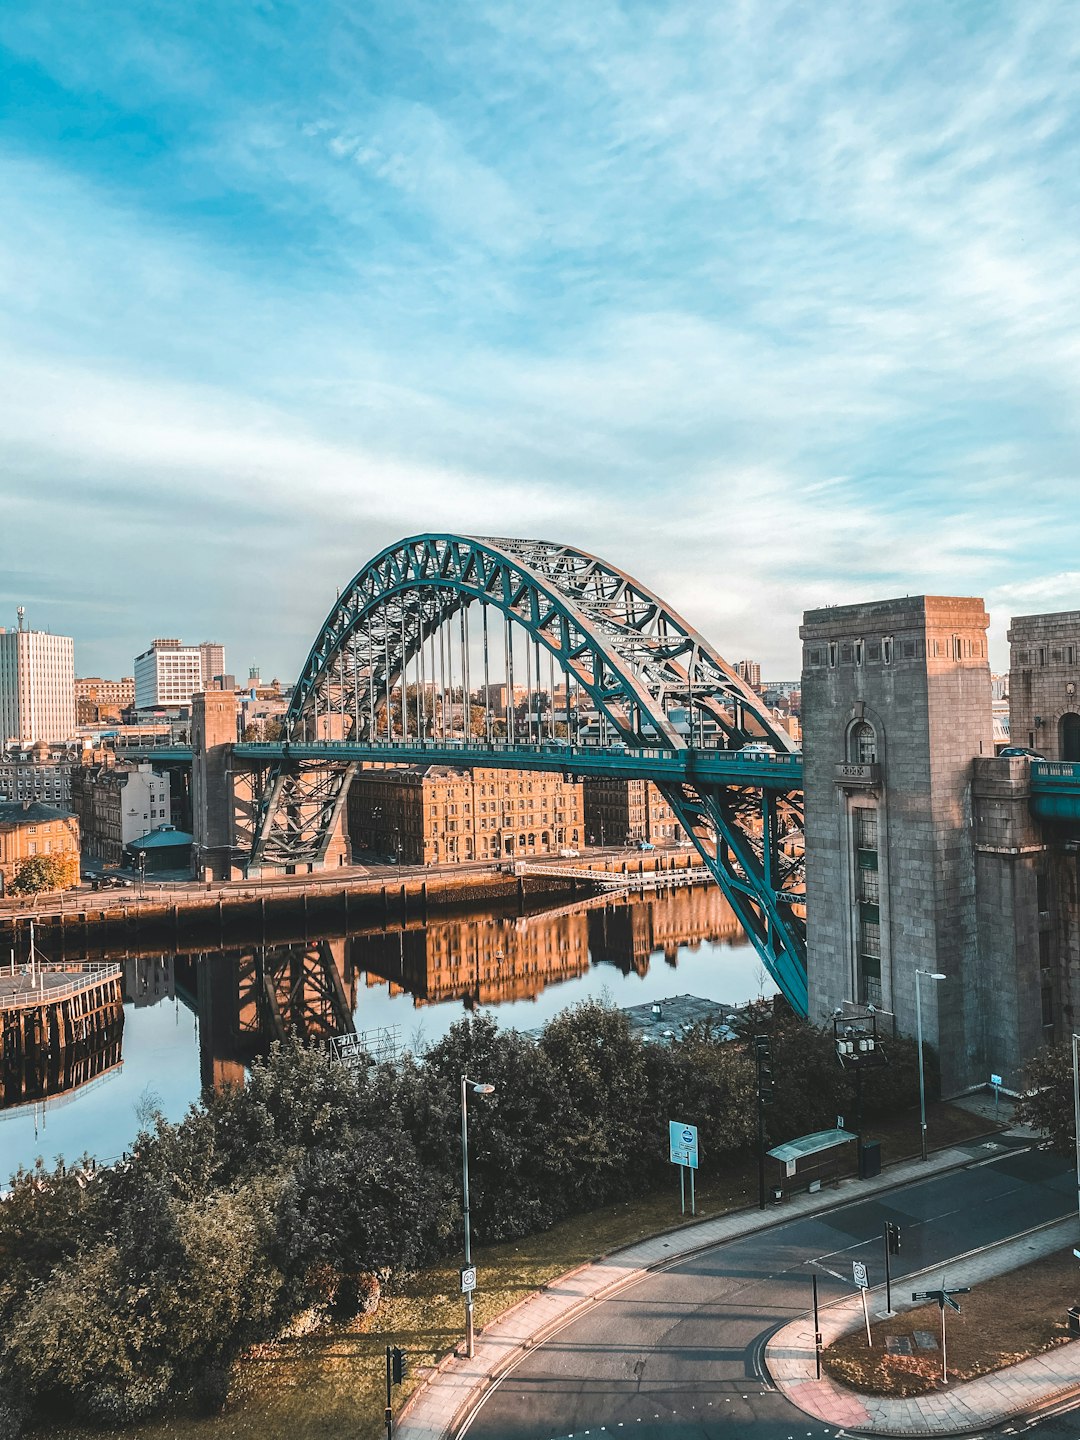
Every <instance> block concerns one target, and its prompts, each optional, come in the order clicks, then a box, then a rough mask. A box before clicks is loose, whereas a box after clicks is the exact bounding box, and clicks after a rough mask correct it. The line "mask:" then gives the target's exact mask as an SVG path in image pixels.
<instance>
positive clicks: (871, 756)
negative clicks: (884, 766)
mask: <svg viewBox="0 0 1080 1440" xmlns="http://www.w3.org/2000/svg"><path fill="white" fill-rule="evenodd" d="M848 755H849V758H850V760H851V763H852V764H853V765H874V764H876V763H877V732H876V731H875V729H874V727H873V726H872V725H871V724H870V722H869V721H868V720H859V721H857V722H856V724H854V725H853V726H852V727H851V734H850V736H849V737H848Z"/></svg>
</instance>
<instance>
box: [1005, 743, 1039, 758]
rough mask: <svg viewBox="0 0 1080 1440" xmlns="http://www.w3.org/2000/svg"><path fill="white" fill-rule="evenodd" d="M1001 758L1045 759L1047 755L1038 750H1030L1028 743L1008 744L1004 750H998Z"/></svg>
mask: <svg viewBox="0 0 1080 1440" xmlns="http://www.w3.org/2000/svg"><path fill="white" fill-rule="evenodd" d="M997 753H998V759H999V760H1045V759H1046V756H1045V755H1040V754H1039V752H1038V751H1037V750H1029V749H1028V748H1027V746H1026V745H1006V746H1005V748H1004V750H999V751H998V752H997Z"/></svg>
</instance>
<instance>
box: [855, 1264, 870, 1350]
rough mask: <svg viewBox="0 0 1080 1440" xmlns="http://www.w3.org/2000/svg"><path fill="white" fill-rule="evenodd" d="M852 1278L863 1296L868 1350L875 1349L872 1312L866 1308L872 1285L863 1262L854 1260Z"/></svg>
mask: <svg viewBox="0 0 1080 1440" xmlns="http://www.w3.org/2000/svg"><path fill="white" fill-rule="evenodd" d="M851 1274H852V1278H853V1279H854V1281H855V1284H856V1285H858V1287H859V1294H860V1295H861V1296H862V1314H863V1324H864V1325H865V1326H866V1346H867V1349H869V1350H872V1349H873V1348H874V1341H873V1338H872V1336H871V1334H870V1312H869V1310H867V1308H866V1292H867V1289H868V1288H869V1285H870V1276H869V1275H868V1274H867V1270H866V1266H865V1265H864V1264H863V1262H862V1261H861V1260H854V1261H853V1262H852V1265H851Z"/></svg>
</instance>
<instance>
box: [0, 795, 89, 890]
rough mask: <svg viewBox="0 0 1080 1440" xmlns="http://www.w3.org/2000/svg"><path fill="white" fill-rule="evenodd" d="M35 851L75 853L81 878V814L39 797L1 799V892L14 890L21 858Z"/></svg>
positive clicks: (75, 868)
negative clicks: (32, 799) (40, 799)
mask: <svg viewBox="0 0 1080 1440" xmlns="http://www.w3.org/2000/svg"><path fill="white" fill-rule="evenodd" d="M35 855H53V856H68V857H72V858H73V859H74V877H75V879H76V880H78V878H79V868H78V867H79V821H78V818H77V817H76V816H74V815H72V814H70V813H68V812H67V811H64V810H59V809H57V808H56V807H55V806H52V805H42V804H40V803H39V802H37V801H31V800H26V801H10V800H0V895H6V894H8V892H9V891H10V889H11V882H12V881H13V880H14V879H15V872H16V870H17V869H18V867H19V864H20V862H21V861H23V860H28V859H30V858H31V857H32V856H35Z"/></svg>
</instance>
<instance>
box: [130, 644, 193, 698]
mask: <svg viewBox="0 0 1080 1440" xmlns="http://www.w3.org/2000/svg"><path fill="white" fill-rule="evenodd" d="M206 688H208V687H207V686H205V685H204V684H203V652H202V650H201V649H200V648H199V647H198V646H197V645H184V644H183V643H182V642H181V641H179V640H171V639H157V640H155V641H154V642H153V644H152V645H151V646H150V649H149V650H144V651H143V653H142V654H141V655H136V657H135V708H136V710H154V709H157V708H159V707H165V706H170V705H190V704H191V697H192V695H194V694H196V693H197V692H198V691H200V690H204V689H206Z"/></svg>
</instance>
